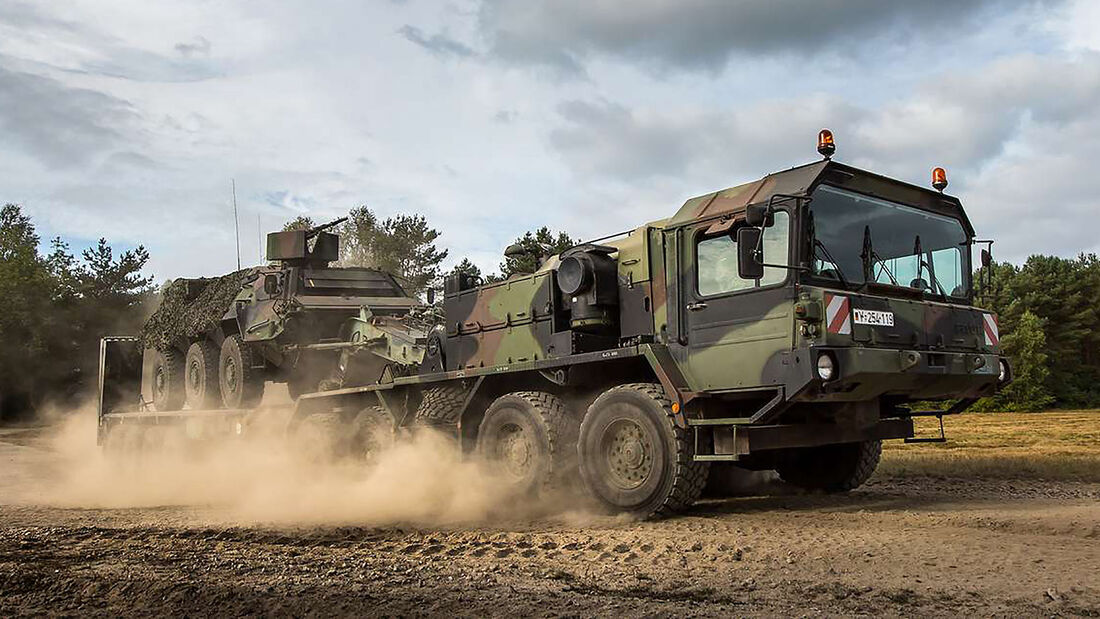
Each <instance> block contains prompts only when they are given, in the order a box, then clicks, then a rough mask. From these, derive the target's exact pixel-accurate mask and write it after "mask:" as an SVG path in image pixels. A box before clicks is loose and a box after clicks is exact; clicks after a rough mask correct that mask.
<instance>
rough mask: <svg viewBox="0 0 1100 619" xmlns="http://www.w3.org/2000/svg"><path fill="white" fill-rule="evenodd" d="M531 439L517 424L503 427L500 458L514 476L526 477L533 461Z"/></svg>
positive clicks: (505, 468)
mask: <svg viewBox="0 0 1100 619" xmlns="http://www.w3.org/2000/svg"><path fill="white" fill-rule="evenodd" d="M532 451H533V450H532V448H531V441H530V439H529V438H528V437H527V433H526V432H524V431H523V429H522V428H520V427H519V426H517V425H513V424H508V425H506V426H504V427H503V428H501V437H500V449H499V454H500V458H499V459H498V460H499V461H500V463H501V464H502V466H503V468H504V470H505V471H506V472H507V473H508V474H509V475H512V476H513V477H526V476H527V473H528V472H529V471H530V470H531V463H532V457H531V453H532Z"/></svg>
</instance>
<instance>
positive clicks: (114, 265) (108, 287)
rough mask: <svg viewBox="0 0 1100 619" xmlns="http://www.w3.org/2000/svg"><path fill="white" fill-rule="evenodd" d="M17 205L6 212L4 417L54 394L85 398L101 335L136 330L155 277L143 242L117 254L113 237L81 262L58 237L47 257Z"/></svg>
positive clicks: (1, 354)
mask: <svg viewBox="0 0 1100 619" xmlns="http://www.w3.org/2000/svg"><path fill="white" fill-rule="evenodd" d="M38 242H39V237H38V235H37V234H36V233H35V230H34V225H33V224H32V223H31V220H30V218H29V217H27V216H26V215H24V214H23V212H22V209H21V208H20V207H19V206H18V205H14V204H8V205H6V206H4V208H3V210H2V211H0V342H4V345H3V346H0V415H16V414H20V413H24V412H26V411H28V410H31V409H33V408H34V407H35V406H36V405H38V404H40V403H41V402H42V401H43V399H44V398H45V397H46V396H47V395H48V396H50V397H53V398H55V399H66V398H72V397H78V396H79V395H82V394H84V393H87V392H88V391H89V390H90V389H91V388H92V387H93V386H94V384H95V375H96V365H97V356H98V350H99V338H100V337H102V336H103V335H108V334H111V333H132V332H134V331H135V330H136V328H137V326H138V325H140V323H141V321H142V319H143V317H144V314H145V312H146V306H145V303H146V302H147V301H148V300H149V298H150V296H151V286H150V282H151V279H150V278H148V277H143V276H142V275H141V271H142V269H143V268H144V267H145V264H146V262H147V261H148V260H149V253H148V252H147V251H146V250H145V248H144V247H138V248H137V249H134V250H131V251H126V252H123V253H122V254H120V255H118V256H115V254H114V251H113V250H112V249H111V247H110V246H109V245H108V244H107V241H106V240H104V239H100V241H99V243H98V245H96V246H95V247H93V248H90V249H88V250H85V251H84V252H83V253H82V255H81V259H80V260H78V259H77V258H76V257H75V256H73V255H72V253H71V252H70V251H69V247H68V246H67V245H66V244H65V243H64V242H62V241H61V239H54V240H53V241H52V242H51V249H50V253H49V254H48V255H47V256H44V257H43V256H40V255H39V254H38Z"/></svg>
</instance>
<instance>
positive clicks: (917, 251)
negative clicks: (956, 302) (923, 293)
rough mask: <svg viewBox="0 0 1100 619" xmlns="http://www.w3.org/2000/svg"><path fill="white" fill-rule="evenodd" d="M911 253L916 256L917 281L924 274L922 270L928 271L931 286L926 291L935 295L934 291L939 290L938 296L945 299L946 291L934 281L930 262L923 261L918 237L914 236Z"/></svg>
mask: <svg viewBox="0 0 1100 619" xmlns="http://www.w3.org/2000/svg"><path fill="white" fill-rule="evenodd" d="M913 253H914V254H916V256H917V281H922V280H923V278H922V277H921V275H923V274H924V270H925V269H928V277H929V278H931V280H932V286H934V288H933V287H932V286H930V287H928V291H929V292H931V293H932V294H937V293H936V289H937V288H938V289H939V294H941V295H943V296H944V298H946V297H947V291H946V290H944V289H943V286H941V285H940V282H939V280H937V279H936V270H935V269H933V268H932V263H931V262H926V261H925V259H924V249H923V248H921V245H920V235H919V234H918V235H916V237H915V238H914V242H913Z"/></svg>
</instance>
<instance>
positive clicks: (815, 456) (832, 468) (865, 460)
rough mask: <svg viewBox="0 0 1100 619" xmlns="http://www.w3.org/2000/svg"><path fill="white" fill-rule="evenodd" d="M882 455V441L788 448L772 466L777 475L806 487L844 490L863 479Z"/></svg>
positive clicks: (857, 484) (792, 483) (868, 474)
mask: <svg viewBox="0 0 1100 619" xmlns="http://www.w3.org/2000/svg"><path fill="white" fill-rule="evenodd" d="M881 456H882V441H863V442H859V443H842V444H839V445H822V446H821V447H805V448H802V449H792V450H790V451H789V452H788V453H786V454H785V455H784V456H783V458H782V459H781V460H780V462H779V464H778V465H777V466H776V468H775V470H776V472H777V473H779V477H780V479H782V480H783V481H785V482H787V483H789V484H791V485H794V486H798V487H799V488H803V489H806V490H818V491H822V492H847V491H849V490H852V489H854V488H858V487H859V486H860V485H862V484H863V482H865V481H867V480H868V479H869V478H870V477H871V474H873V473H874V472H875V467H877V466H878V461H879V458H880V457H881Z"/></svg>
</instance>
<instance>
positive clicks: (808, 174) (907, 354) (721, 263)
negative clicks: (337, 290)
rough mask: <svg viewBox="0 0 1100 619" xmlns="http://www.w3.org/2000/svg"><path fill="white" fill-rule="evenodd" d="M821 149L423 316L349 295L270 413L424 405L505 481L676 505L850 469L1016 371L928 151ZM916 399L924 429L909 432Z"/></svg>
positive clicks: (367, 441) (328, 436)
mask: <svg viewBox="0 0 1100 619" xmlns="http://www.w3.org/2000/svg"><path fill="white" fill-rule="evenodd" d="M834 148H835V147H834V146H833V143H832V136H831V134H830V133H828V132H827V131H823V132H822V134H821V136H820V139H819V152H821V154H822V155H824V159H823V160H820V161H817V162H815V163H810V164H807V165H803V166H799V167H795V168H791V169H789V170H786V171H782V172H778V173H774V174H769V175H767V176H765V177H764V178H762V179H760V180H757V181H754V182H751V183H746V184H743V185H739V186H736V187H732V188H729V189H723V190H720V191H715V192H712V193H708V194H705V195H702V196H699V197H696V198H692V199H690V200H688V201H687V202H685V203H684V205H683V206H682V207H680V208H679V209H678V210H677V211H676V212H675V213H674V214H673V215H672V216H671V217H669V218H667V219H662V220H659V221H654V222H650V223H646V224H643V225H641V226H639V227H637V228H634V229H632V230H630V231H627V232H623V233H621V234H618V235H614V236H611V237H605V238H601V239H595V240H593V241H590V242H586V243H582V244H580V245H577V246H575V247H572V248H570V249H568V250H566V251H564V252H561V253H560V254H557V255H553V256H543V257H542V260H541V266H540V267H539V268H538V269H537V270H536V271H535V272H533V273H523V274H517V275H513V276H511V277H509V278H508V279H506V280H503V281H498V282H491V283H483V282H480V281H478V280H477V279H476V278H473V277H470V276H469V275H467V274H463V273H457V274H454V275H451V276H449V277H447V278H446V280H445V282H444V287H443V299H442V315H440V316H438V317H437V318H436V319H435V320H432V319H431V318H432V317H431V313H430V312H423V313H420V314H416V313H411V312H410V313H407V314H405V315H403V316H402V315H388V316H387V315H381V314H376V313H375V312H373V311H372V310H370V309H369V308H367V309H363V310H362V311H361V312H360V315H359V316H357V317H353V318H351V319H349V320H348V321H346V322H345V324H344V327H343V328H342V332H343V334H344V337H345V338H346V344H350V346H345V347H343V348H341V350H340V360H339V361H338V363H337V365H338V367H339V368H340V370H341V371H342V372H343V374H342V377H341V384H340V386H339V388H336V389H331V390H327V391H320V392H314V393H309V394H305V395H302V396H301V397H300V398H299V399H298V401H297V405H296V408H295V410H294V413H293V415H292V417H291V419H290V422H289V425H288V428H287V431H288V434H289V435H290V436H291V437H292V438H296V439H303V438H310V439H311V440H309V441H303V442H302V443H301V444H311V445H317V444H318V443H320V444H323V445H325V446H326V448H327V449H328V450H329V451H330V453H332V454H333V455H335V456H337V457H341V458H359V459H364V460H370V459H372V458H373V457H374V456H375V455H376V454H377V452H378V450H379V449H381V448H384V447H385V446H386V445H387V444H389V442H391V441H392V440H393V436H394V433H395V432H396V431H405V430H406V429H407V430H410V431H416V430H417V429H419V428H425V427H431V428H435V429H437V430H440V431H442V432H446V433H449V434H451V435H453V436H454V438H455V440H456V441H458V443H459V444H460V445H461V447H462V448H463V449H464V450H465V451H466V452H468V453H471V454H474V455H476V456H477V457H479V458H482V459H484V461H485V462H486V464H487V466H489V467H491V468H492V469H493V470H494V471H496V472H497V473H499V474H500V478H501V479H502V480H503V483H507V484H509V485H510V486H512V489H513V490H514V491H515V492H516V493H517V494H518V495H520V496H532V495H537V494H540V493H545V492H548V491H550V490H552V489H554V488H557V487H561V486H567V485H570V484H573V483H576V482H579V484H580V486H581V487H583V488H584V489H585V490H586V491H587V492H588V493H589V494H590V495H591V496H592V497H594V499H595V500H596V501H598V502H599V503H600V504H602V505H603V506H605V507H606V508H608V509H609V510H612V511H616V512H623V513H629V514H634V515H636V516H639V517H660V516H665V515H669V514H673V513H676V512H678V511H680V510H683V509H685V508H686V507H688V506H689V505H691V504H692V502H693V501H695V500H696V499H697V498H698V497H699V496H700V493H701V492H702V490H703V488H704V486H705V485H706V484H707V480H708V474H710V473H711V472H712V470H713V471H714V472H715V473H721V472H722V471H723V470H724V469H723V468H721V467H727V468H728V467H733V466H736V467H743V468H749V469H771V470H775V471H777V472H778V474H779V476H780V477H781V478H782V479H784V480H786V481H787V482H789V483H790V484H793V485H795V486H799V487H802V488H805V489H807V490H813V491H824V492H843V491H847V490H851V489H853V488H855V487H857V486H859V485H860V484H862V483H863V482H864V481H866V480H867V479H868V477H869V476H870V475H871V473H872V472H873V471H874V469H875V467H876V465H877V463H878V460H879V456H880V453H881V441H883V440H887V439H905V440H915V441H920V440H937V441H938V440H943V434H942V416H943V415H945V414H955V413H959V412H962V411H963V410H965V409H966V408H967V407H968V406H970V405H971V404H973V403H974V401H976V400H977V399H978V398H980V397H983V396H987V395H990V394H993V393H995V392H996V391H997V389H998V388H1000V387H1001V386H1003V385H1004V384H1006V383H1007V382H1008V381H1009V380H1011V369H1010V366H1009V363H1008V361H1007V360H1006V359H1005V358H1004V357H1003V356H1002V355H1001V354H1000V349H999V342H998V333H997V319H996V317H995V316H994V315H992V314H991V313H989V312H987V311H984V310H982V309H980V308H978V307H976V306H975V298H974V295H975V292H974V285H973V277H972V272H973V268H972V264H971V254H972V251H973V250H975V249H976V243H978V242H979V241H977V240H976V239H975V234H974V230H973V227H972V226H971V223H970V221H969V219H968V218H967V216H966V213H965V211H964V210H963V207H962V205H961V203H960V202H959V200H958V199H957V198H955V197H952V196H949V195H946V194H944V193H943V189H944V188H945V187H946V175H945V174H943V172H942V170H941V169H939V168H937V169H936V171H935V174H934V187H935V189H934V190H933V189H925V188H922V187H918V186H915V185H912V184H909V183H905V182H901V181H897V180H894V179H890V178H886V177H884V176H880V175H878V174H874V173H872V172H869V171H865V170H861V169H858V168H855V167H852V166H849V165H845V164H842V163H838V162H836V161H833V160H832V158H831V155H832V154H833V150H834ZM941 177H942V178H941ZM520 251H522V248H520V247H518V246H513V247H512V248H509V250H508V253H511V254H513V255H514V254H516V253H517V252H520ZM980 255H981V257H982V263H983V264H986V265H988V264H989V261H990V256H989V252H988V251H987V250H983V251H982V252H981V254H980ZM417 316H419V317H417ZM380 360H381V361H380ZM380 363H381V371H380V372H377V371H376V370H378V368H379V364H380ZM362 368H369V369H370V371H363V369H362ZM368 377H369V378H368ZM333 386H335V385H333ZM936 401H938V402H941V403H942V404H940V405H939V406H935V405H931V404H927V403H928V402H936ZM103 415H104V418H105V419H107V420H108V422H109V421H110V420H111V418H112V413H111V411H110V409H109V408H108V409H107V410H106V411H105V412H104V414H103ZM922 415H935V416H939V417H940V420H941V426H940V427H941V433H940V435H939V436H937V437H923V438H918V437H915V436H914V426H913V419H914V417H917V416H922Z"/></svg>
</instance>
